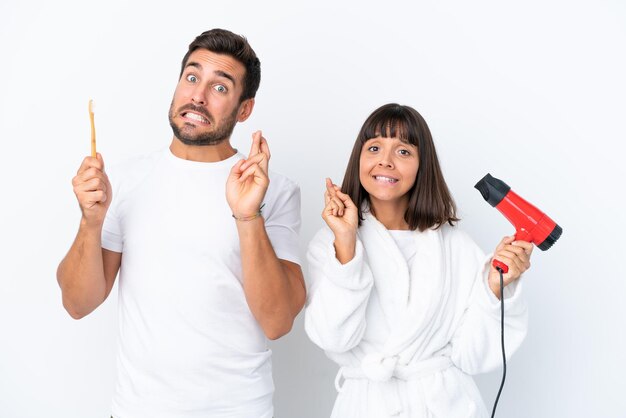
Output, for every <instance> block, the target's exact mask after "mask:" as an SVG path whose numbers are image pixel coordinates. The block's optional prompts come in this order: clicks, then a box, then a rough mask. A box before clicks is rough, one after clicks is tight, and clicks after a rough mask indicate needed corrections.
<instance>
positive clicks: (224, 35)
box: [179, 29, 261, 103]
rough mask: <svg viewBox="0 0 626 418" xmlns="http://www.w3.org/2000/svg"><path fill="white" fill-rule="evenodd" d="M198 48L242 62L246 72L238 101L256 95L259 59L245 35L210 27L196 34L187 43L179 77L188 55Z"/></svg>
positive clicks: (259, 66) (259, 67) (259, 79)
mask: <svg viewBox="0 0 626 418" xmlns="http://www.w3.org/2000/svg"><path fill="white" fill-rule="evenodd" d="M199 48H204V49H208V50H209V51H211V52H214V53H216V54H225V55H229V56H231V57H233V58H234V59H236V60H237V61H239V62H240V63H242V64H243V66H244V67H245V68H246V74H245V76H244V79H243V92H242V93H241V97H240V98H239V103H241V102H243V101H244V100H246V99H251V98H253V97H254V96H255V95H256V91H257V90H258V89H259V84H260V83H261V61H259V59H258V58H257V56H256V53H255V52H254V50H253V49H252V47H251V46H250V44H249V43H248V40H247V39H246V38H245V37H243V36H241V35H237V34H235V33H232V32H231V31H228V30H225V29H211V30H208V31H206V32H203V33H202V34H200V35H198V36H197V37H196V39H194V40H193V42H192V43H190V44H189V50H188V51H187V53H186V54H185V56H184V58H183V62H182V65H181V68H180V75H179V77H181V76H182V75H183V71H185V65H187V60H188V59H189V56H190V55H191V54H192V53H193V51H195V50H196V49H199Z"/></svg>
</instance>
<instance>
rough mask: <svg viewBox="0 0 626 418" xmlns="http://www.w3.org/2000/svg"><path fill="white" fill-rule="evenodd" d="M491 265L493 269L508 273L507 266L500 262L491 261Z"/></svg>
mask: <svg viewBox="0 0 626 418" xmlns="http://www.w3.org/2000/svg"><path fill="white" fill-rule="evenodd" d="M491 264H493V266H494V267H495V268H500V269H501V270H502V273H508V271H509V266H507V265H506V264H504V263H503V262H502V261H498V260H493V263H491Z"/></svg>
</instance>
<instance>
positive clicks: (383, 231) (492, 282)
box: [57, 29, 532, 418]
mask: <svg viewBox="0 0 626 418" xmlns="http://www.w3.org/2000/svg"><path fill="white" fill-rule="evenodd" d="M259 83H260V62H259V59H258V58H257V57H256V54H255V52H254V51H253V50H252V48H251V47H250V45H249V44H248V42H247V41H246V39H245V38H243V37H241V36H239V35H235V34H233V33H231V32H229V31H226V30H222V29H213V30H210V31H207V32H204V33H202V34H201V35H199V36H198V37H197V38H196V39H195V40H194V41H193V42H192V43H191V44H190V46H189V50H188V52H187V54H186V55H185V57H184V58H183V62H182V68H181V73H180V77H179V80H178V84H177V86H176V90H175V92H174V98H173V100H172V104H171V107H170V111H169V120H170V125H171V126H172V129H173V131H174V137H173V139H172V142H171V144H170V146H169V147H168V148H165V149H163V150H160V151H157V152H154V153H151V154H148V155H146V156H143V157H141V158H135V159H132V160H129V161H127V162H125V163H121V164H118V165H117V167H115V169H114V170H111V172H110V173H109V174H110V175H111V178H110V180H109V176H108V175H107V173H106V172H105V170H104V162H103V159H102V157H101V156H100V155H99V154H98V155H97V157H95V158H92V157H87V158H85V160H84V161H83V163H82V165H81V166H80V168H79V170H78V173H77V175H76V176H75V177H74V179H73V187H74V192H75V194H76V196H77V199H78V202H79V205H80V208H81V212H82V217H81V222H80V227H79V230H78V233H77V236H76V239H75V241H74V243H73V244H72V246H71V248H70V250H69V252H68V254H67V255H66V257H65V258H64V259H63V260H62V261H61V263H60V265H59V268H58V272H57V279H58V282H59V285H60V287H61V290H62V295H63V305H64V307H65V309H66V310H67V311H68V312H69V314H70V315H71V316H72V317H73V318H76V319H78V318H81V317H83V316H85V315H87V314H89V313H90V312H92V311H93V310H94V309H95V308H97V307H98V306H99V305H100V304H101V303H102V302H103V301H104V300H105V299H106V298H107V296H108V294H109V293H110V291H111V289H112V287H113V284H114V282H115V278H116V277H117V275H118V272H119V275H120V281H119V308H118V309H119V333H120V337H119V343H118V345H119V348H118V355H117V364H118V366H117V367H118V380H117V386H116V390H115V395H114V398H113V405H112V414H113V416H114V417H115V418H147V417H150V418H161V417H162V418H166V417H167V418H170V417H171V418H186V417H189V418H192V417H193V418H196V417H207V418H208V417H216V418H217V417H229V418H270V417H272V416H273V407H272V395H273V391H274V386H273V383H272V373H271V359H270V355H271V352H270V351H269V350H268V349H267V339H268V338H269V339H277V338H280V337H281V336H283V335H285V334H286V333H288V332H289V331H290V329H291V327H292V324H293V321H294V319H295V317H296V316H297V315H298V313H299V312H300V310H301V309H302V307H303V306H304V304H305V302H306V305H307V307H306V312H305V328H306V332H307V334H308V335H309V337H310V338H311V340H312V341H313V342H314V343H315V344H317V345H318V346H320V347H321V348H322V349H324V350H325V351H326V353H327V355H328V356H329V357H330V358H331V359H332V360H334V361H336V362H337V363H338V365H339V366H340V370H339V373H338V375H337V379H336V386H337V390H338V392H339V395H338V397H337V401H336V403H335V407H334V409H333V415H332V416H333V417H341V418H348V417H377V418H378V417H407V418H409V417H448V418H449V417H483V416H487V412H486V408H485V406H484V404H483V403H482V400H481V398H480V394H479V392H478V389H477V388H476V386H475V384H474V382H473V380H472V378H471V377H470V376H469V375H470V374H473V373H480V372H482V371H485V370H489V369H492V368H494V367H496V366H498V365H499V362H500V351H499V349H500V347H499V344H498V341H499V332H500V323H499V299H498V298H499V297H500V294H501V293H500V288H499V285H500V282H499V276H498V273H497V271H496V270H495V269H493V268H492V267H491V263H490V261H491V259H492V258H491V257H486V256H485V255H484V254H483V253H482V251H481V250H480V249H479V248H478V247H477V246H476V244H474V242H473V241H472V240H471V239H470V238H469V237H468V236H466V235H465V234H463V233H462V232H460V231H459V230H458V229H457V228H456V227H454V226H453V224H454V223H455V222H456V221H457V218H456V214H455V206H454V203H453V200H452V197H451V195H450V193H449V191H448V188H447V186H446V183H445V181H444V179H443V176H442V174H441V170H440V167H439V163H438V160H437V155H436V152H435V148H434V144H433V142H432V138H431V135H430V132H429V130H428V127H427V125H426V122H425V121H424V120H423V119H422V117H421V116H420V115H419V114H418V113H417V112H416V111H415V110H414V109H412V108H410V107H408V106H400V105H396V104H388V105H385V106H382V107H380V108H379V109H377V110H376V111H374V113H372V114H371V115H370V116H369V117H368V118H367V120H366V121H365V123H364V125H363V127H362V129H361V131H360V133H359V134H358V136H357V140H356V142H355V144H354V148H353V150H352V154H351V156H350V159H349V161H348V167H347V170H346V174H345V177H344V180H343V184H342V186H341V187H339V186H337V185H335V184H333V183H332V182H331V181H330V179H327V180H326V192H325V207H324V210H323V212H322V217H323V219H324V221H325V222H326V226H325V227H324V228H323V229H322V230H321V231H319V233H318V234H317V235H316V236H315V237H314V239H313V240H312V242H311V243H310V245H309V250H308V261H309V267H310V272H309V274H308V276H307V284H306V285H305V280H304V277H303V274H302V270H301V268H300V257H299V255H298V251H297V248H298V230H299V226H300V192H299V189H298V187H297V185H296V184H295V183H293V182H292V181H290V180H289V179H287V178H286V177H283V176H280V175H277V174H275V173H272V172H269V171H268V162H269V159H270V151H269V147H268V144H267V141H266V140H265V138H263V136H262V134H261V132H256V133H254V134H253V136H252V148H251V150H250V154H249V155H248V156H247V157H246V156H244V155H242V154H241V153H239V152H238V151H237V150H236V149H234V148H232V146H231V144H230V136H231V133H232V131H233V128H234V126H235V124H236V123H237V122H242V121H244V120H246V119H247V118H248V117H249V116H250V114H251V112H252V109H253V107H254V97H255V94H256V90H257V89H258V87H259ZM270 180H271V182H270ZM224 194H225V197H226V198H225V199H224ZM531 251H532V246H531V244H529V243H526V242H521V241H520V242H516V241H513V238H512V237H505V238H504V239H503V240H502V241H501V242H500V243H499V244H498V246H497V247H496V250H495V255H494V256H493V257H494V258H497V259H498V260H501V261H503V262H504V263H506V264H507V265H509V266H510V270H509V272H508V273H507V274H506V275H505V276H504V283H505V286H506V288H505V289H504V293H503V294H504V297H505V300H506V303H505V308H506V321H507V322H506V326H507V333H506V335H507V349H508V350H509V352H512V351H515V350H516V349H517V347H518V346H519V345H520V343H521V341H522V339H523V338H524V335H525V332H526V309H525V306H524V303H523V300H522V299H521V297H520V288H519V284H518V281H517V279H518V278H519V276H520V275H521V274H522V273H523V272H524V271H525V270H526V269H528V267H529V258H530V254H531ZM307 291H308V294H307Z"/></svg>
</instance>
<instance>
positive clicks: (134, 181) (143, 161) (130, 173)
mask: <svg viewBox="0 0 626 418" xmlns="http://www.w3.org/2000/svg"><path fill="white" fill-rule="evenodd" d="M163 156H164V149H158V150H154V151H151V152H147V153H144V154H140V155H134V156H130V157H126V158H123V159H121V160H119V161H117V162H115V163H113V164H111V165H110V166H107V167H106V173H107V175H108V176H109V180H110V181H111V185H112V186H113V189H115V190H116V191H117V193H118V195H119V193H120V192H122V193H124V192H128V191H130V190H132V189H134V188H135V187H136V186H137V185H139V184H141V183H142V181H143V180H144V179H145V178H146V177H148V176H149V174H150V173H152V172H153V170H154V169H155V167H157V166H158V164H159V161H161V160H162V159H163ZM114 194H115V193H114Z"/></svg>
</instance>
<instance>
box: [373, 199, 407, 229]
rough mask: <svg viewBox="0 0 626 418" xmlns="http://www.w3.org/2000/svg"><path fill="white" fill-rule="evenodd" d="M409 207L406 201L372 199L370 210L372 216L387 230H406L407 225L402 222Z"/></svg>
mask: <svg viewBox="0 0 626 418" xmlns="http://www.w3.org/2000/svg"><path fill="white" fill-rule="evenodd" d="M408 207H409V202H408V199H401V200H397V201H394V202H389V201H384V200H377V199H372V198H371V197H370V209H371V211H372V215H374V216H375V217H376V219H378V222H380V223H381V224H383V225H384V226H385V228H387V229H389V230H408V229H410V228H409V224H408V223H407V222H406V221H405V220H404V214H405V213H406V210H407V208H408Z"/></svg>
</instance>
